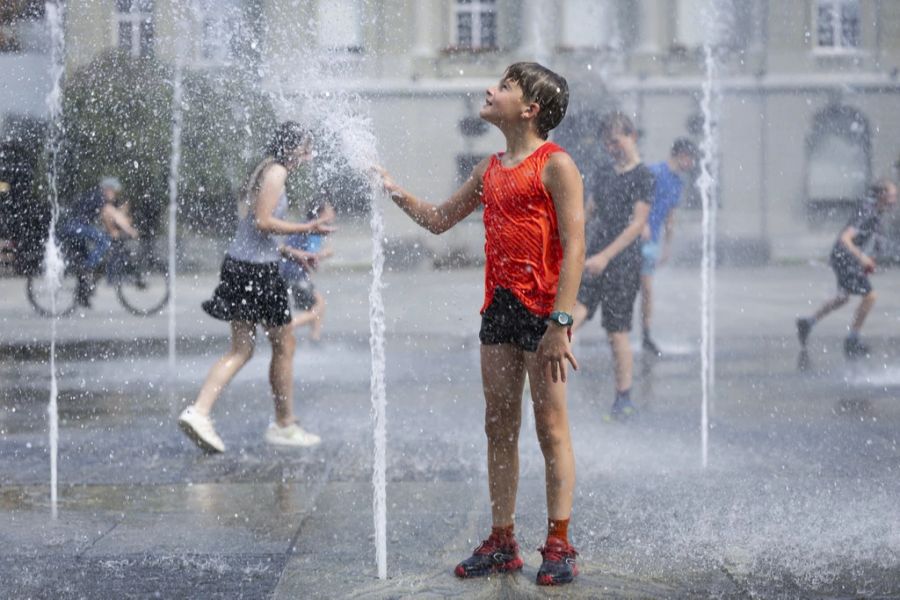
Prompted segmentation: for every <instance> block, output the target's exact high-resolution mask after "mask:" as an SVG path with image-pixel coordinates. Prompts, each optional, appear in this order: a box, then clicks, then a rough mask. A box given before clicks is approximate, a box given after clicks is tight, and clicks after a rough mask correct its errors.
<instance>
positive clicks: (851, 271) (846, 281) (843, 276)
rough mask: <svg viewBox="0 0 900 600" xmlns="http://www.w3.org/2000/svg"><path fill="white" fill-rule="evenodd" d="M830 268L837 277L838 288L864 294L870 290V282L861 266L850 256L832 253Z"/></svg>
mask: <svg viewBox="0 0 900 600" xmlns="http://www.w3.org/2000/svg"><path fill="white" fill-rule="evenodd" d="M831 269H832V270H833V271H834V275H835V277H837V284H838V288H839V289H840V290H841V291H843V292H846V293H848V294H858V295H860V296H865V295H866V294H868V293H869V292H871V291H872V282H871V281H869V276H868V275H867V274H866V272H865V270H864V269H863V266H862V265H861V264H859V261H858V260H856V259H855V258H853V257H852V256H845V255H840V254H838V255H832V257H831Z"/></svg>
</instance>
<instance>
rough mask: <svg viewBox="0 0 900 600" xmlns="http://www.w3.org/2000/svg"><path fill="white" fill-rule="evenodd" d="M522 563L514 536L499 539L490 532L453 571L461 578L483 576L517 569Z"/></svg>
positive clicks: (523, 562)
mask: <svg viewBox="0 0 900 600" xmlns="http://www.w3.org/2000/svg"><path fill="white" fill-rule="evenodd" d="M524 564H525V561H523V560H522V557H521V556H519V544H518V543H517V542H516V539H515V538H514V537H508V538H506V539H500V537H499V536H497V535H494V534H493V533H492V534H491V535H490V537H488V539H486V540H484V541H483V542H481V544H480V545H479V546H478V547H477V548H475V551H474V552H473V553H472V556H470V557H469V558H467V559H466V560H464V561H462V562H461V563H459V564H458V565H456V569H455V570H454V573H456V576H457V577H462V578H468V577H483V576H485V575H490V574H492V573H506V572H508V571H518V570H519V569H521V568H522V565H524Z"/></svg>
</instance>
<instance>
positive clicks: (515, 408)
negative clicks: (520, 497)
mask: <svg viewBox="0 0 900 600" xmlns="http://www.w3.org/2000/svg"><path fill="white" fill-rule="evenodd" d="M523 354H524V352H523V351H522V350H521V349H519V348H517V347H515V346H512V345H510V344H491V345H482V346H481V380H482V384H483V386H484V400H485V414H484V431H485V433H486V434H487V452H488V489H489V492H490V496H491V518H492V519H493V525H494V526H496V527H501V526H506V525H511V524H512V523H513V520H514V518H515V512H516V492H517V490H518V486H519V429H520V425H521V422H522V390H523V389H524V386H525V361H524V358H523Z"/></svg>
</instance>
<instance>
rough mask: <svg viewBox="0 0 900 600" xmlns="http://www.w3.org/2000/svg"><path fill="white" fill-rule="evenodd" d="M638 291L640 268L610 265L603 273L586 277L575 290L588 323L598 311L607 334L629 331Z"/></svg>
mask: <svg viewBox="0 0 900 600" xmlns="http://www.w3.org/2000/svg"><path fill="white" fill-rule="evenodd" d="M640 287H641V264H640V262H636V263H635V264H633V265H632V264H630V263H626V264H625V265H616V264H610V265H609V266H608V267H607V268H606V270H605V271H603V273H601V274H600V275H599V276H597V277H594V276H592V275H588V274H587V273H585V274H584V276H583V277H582V279H581V287H580V288H578V301H579V302H580V303H581V304H584V305H585V306H586V307H587V309H588V314H587V318H588V319H591V318H592V317H593V316H594V313H595V312H597V307H598V306H599V307H600V311H601V315H602V322H601V323H602V325H603V329H605V330H606V331H607V332H609V333H619V332H623V331H631V320H632V316H633V314H634V300H635V298H637V294H638V290H639V289H640Z"/></svg>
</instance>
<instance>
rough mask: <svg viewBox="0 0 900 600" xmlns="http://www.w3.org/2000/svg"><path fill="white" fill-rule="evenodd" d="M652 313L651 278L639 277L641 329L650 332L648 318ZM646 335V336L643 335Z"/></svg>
mask: <svg viewBox="0 0 900 600" xmlns="http://www.w3.org/2000/svg"><path fill="white" fill-rule="evenodd" d="M652 312H653V277H651V276H650V275H641V327H643V329H642V331H644V332H647V331H650V317H651V313H652ZM645 335H646V334H645Z"/></svg>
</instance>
